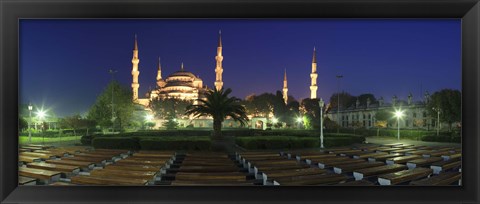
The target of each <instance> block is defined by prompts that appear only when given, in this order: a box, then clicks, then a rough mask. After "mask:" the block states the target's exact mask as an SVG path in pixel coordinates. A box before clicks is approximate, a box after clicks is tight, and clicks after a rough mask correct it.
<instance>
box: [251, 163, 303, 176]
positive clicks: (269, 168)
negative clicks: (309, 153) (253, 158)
mask: <svg viewBox="0 0 480 204" xmlns="http://www.w3.org/2000/svg"><path fill="white" fill-rule="evenodd" d="M306 168H311V166H310V165H306V164H293V165H292V164H290V165H282V166H278V165H273V166H255V167H253V173H254V174H258V173H259V172H269V171H278V170H290V169H306Z"/></svg>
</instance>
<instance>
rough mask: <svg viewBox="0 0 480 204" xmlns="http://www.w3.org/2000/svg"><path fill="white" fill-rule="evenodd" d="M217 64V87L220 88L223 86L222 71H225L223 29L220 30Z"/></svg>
mask: <svg viewBox="0 0 480 204" xmlns="http://www.w3.org/2000/svg"><path fill="white" fill-rule="evenodd" d="M215 60H216V61H217V65H216V67H215V83H214V84H215V89H217V90H220V89H222V87H223V81H222V73H223V66H222V61H223V56H222V31H221V30H220V31H218V47H217V56H215Z"/></svg>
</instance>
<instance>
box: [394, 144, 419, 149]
mask: <svg viewBox="0 0 480 204" xmlns="http://www.w3.org/2000/svg"><path fill="white" fill-rule="evenodd" d="M414 146H415V145H413V144H401V145H394V146H392V148H407V147H408V148H412V147H414Z"/></svg>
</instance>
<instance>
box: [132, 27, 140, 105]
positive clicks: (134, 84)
mask: <svg viewBox="0 0 480 204" xmlns="http://www.w3.org/2000/svg"><path fill="white" fill-rule="evenodd" d="M138 63H140V59H138V44H137V34H135V43H134V46H133V58H132V77H133V81H132V91H133V101H134V102H136V101H138V87H140V84H138V75H139V74H140V72H139V71H138Z"/></svg>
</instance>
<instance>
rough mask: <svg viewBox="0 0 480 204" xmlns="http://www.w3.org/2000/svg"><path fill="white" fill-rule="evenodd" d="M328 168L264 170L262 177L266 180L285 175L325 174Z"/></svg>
mask: <svg viewBox="0 0 480 204" xmlns="http://www.w3.org/2000/svg"><path fill="white" fill-rule="evenodd" d="M325 173H327V170H325V169H319V168H300V169H288V170H285V169H281V170H271V171H264V172H263V173H262V178H263V180H264V181H266V180H267V179H268V178H272V179H277V178H283V177H291V176H307V175H318V174H325Z"/></svg>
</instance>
